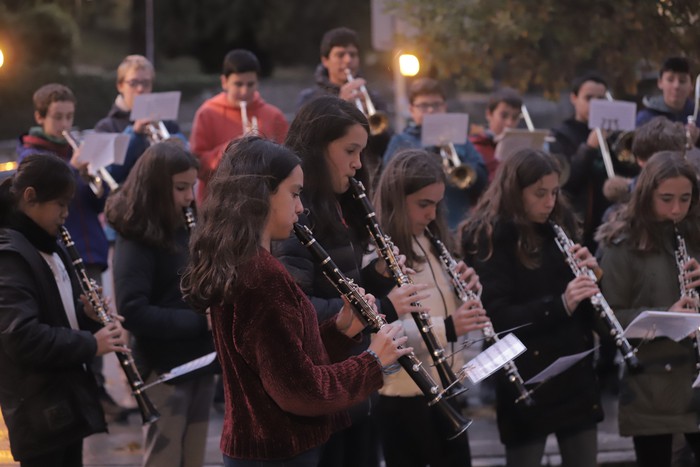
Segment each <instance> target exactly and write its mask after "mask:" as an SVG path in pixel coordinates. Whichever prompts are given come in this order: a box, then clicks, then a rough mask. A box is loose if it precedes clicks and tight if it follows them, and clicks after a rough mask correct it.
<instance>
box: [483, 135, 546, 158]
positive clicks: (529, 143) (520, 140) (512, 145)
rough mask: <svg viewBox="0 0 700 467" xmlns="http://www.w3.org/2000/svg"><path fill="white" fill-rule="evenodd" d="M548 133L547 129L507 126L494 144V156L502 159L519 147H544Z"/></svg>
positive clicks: (518, 149) (539, 148)
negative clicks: (533, 129)
mask: <svg viewBox="0 0 700 467" xmlns="http://www.w3.org/2000/svg"><path fill="white" fill-rule="evenodd" d="M548 135H549V130H535V131H530V130H523V129H522V128H507V129H506V130H505V132H504V133H503V136H502V137H501V139H500V141H499V142H498V144H497V145H496V152H495V154H494V157H495V158H496V160H499V161H503V160H506V159H507V158H508V157H509V156H512V155H513V154H515V153H516V152H518V151H520V150H521V149H538V150H542V149H543V148H544V142H545V139H546V138H547V136H548Z"/></svg>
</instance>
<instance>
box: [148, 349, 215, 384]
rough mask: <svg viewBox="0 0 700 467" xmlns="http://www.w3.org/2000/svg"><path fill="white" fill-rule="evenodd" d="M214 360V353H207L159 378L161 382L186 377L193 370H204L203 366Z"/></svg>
mask: <svg viewBox="0 0 700 467" xmlns="http://www.w3.org/2000/svg"><path fill="white" fill-rule="evenodd" d="M215 359H216V352H212V353H208V354H206V355H204V356H202V357H199V358H196V359H194V360H192V361H189V362H187V363H185V364H183V365H180V366H176V367H175V368H173V369H172V370H170V371H169V372H167V373H165V374H164V375H162V376H161V378H162V380H161V381H162V382H165V381H169V380H171V379H173V378H177V377H178V376H182V375H186V374H187V373H191V372H193V371H194V370H199V369H200V368H204V367H205V366H207V365H209V364H210V363H211V362H213V361H214V360H215Z"/></svg>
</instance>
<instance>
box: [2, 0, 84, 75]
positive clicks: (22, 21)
mask: <svg viewBox="0 0 700 467" xmlns="http://www.w3.org/2000/svg"><path fill="white" fill-rule="evenodd" d="M12 23H13V25H14V27H13V30H14V33H13V36H14V37H15V38H16V40H17V43H16V45H17V49H18V50H20V51H21V54H18V55H16V56H17V57H18V58H19V59H20V60H21V61H22V62H24V63H30V64H35V63H43V64H55V65H60V66H66V67H70V65H71V64H72V61H73V54H74V53H75V48H76V46H77V44H78V27H77V25H76V23H75V21H74V20H73V17H72V16H71V15H69V14H68V13H67V12H65V11H64V10H62V9H61V7H60V6H58V5H55V4H41V5H38V6H36V7H33V8H29V9H27V10H24V11H20V12H19V13H17V14H16V17H15V18H14V21H12Z"/></svg>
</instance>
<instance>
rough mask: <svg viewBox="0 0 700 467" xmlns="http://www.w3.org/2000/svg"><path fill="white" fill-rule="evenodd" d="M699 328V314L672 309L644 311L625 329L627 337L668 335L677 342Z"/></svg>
mask: <svg viewBox="0 0 700 467" xmlns="http://www.w3.org/2000/svg"><path fill="white" fill-rule="evenodd" d="M698 328H700V315H699V314H697V313H678V312H674V311H644V312H642V313H640V314H639V316H637V317H636V318H634V320H633V321H632V322H631V323H630V324H629V326H627V329H625V332H624V336H625V337H627V338H628V339H634V338H637V339H654V338H655V337H668V338H669V339H673V340H674V341H676V342H678V341H680V340H681V339H684V338H686V337H688V336H689V335H690V334H692V333H693V332H694V331H697V330H698Z"/></svg>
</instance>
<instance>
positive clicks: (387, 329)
mask: <svg viewBox="0 0 700 467" xmlns="http://www.w3.org/2000/svg"><path fill="white" fill-rule="evenodd" d="M402 333H403V327H402V326H401V323H399V322H398V321H396V322H393V323H389V324H386V325H384V326H382V328H381V329H380V330H379V331H378V332H377V333H376V334H375V335H374V336H373V337H372V343H371V344H370V346H369V350H371V351H373V352H374V353H375V354H376V355H377V357H378V358H379V363H380V364H381V366H382V368H386V367H387V366H389V365H391V364H393V363H396V361H397V360H398V359H399V357H401V356H403V355H408V354H410V353H411V352H413V347H405V348H399V347H401V346H402V345H404V344H405V343H406V341H407V340H408V336H405V335H401V334H402Z"/></svg>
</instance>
